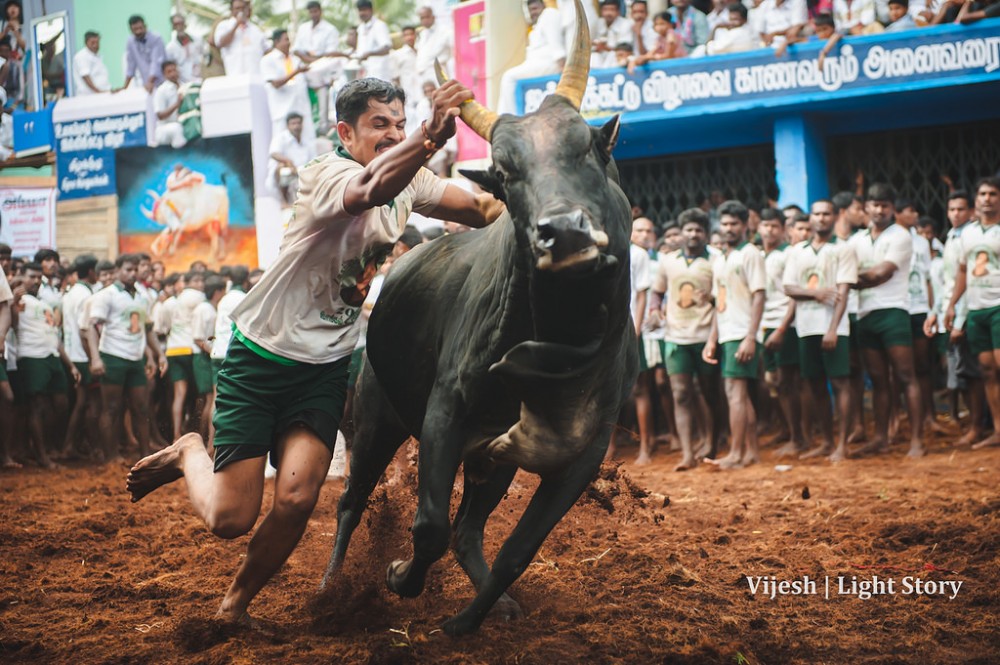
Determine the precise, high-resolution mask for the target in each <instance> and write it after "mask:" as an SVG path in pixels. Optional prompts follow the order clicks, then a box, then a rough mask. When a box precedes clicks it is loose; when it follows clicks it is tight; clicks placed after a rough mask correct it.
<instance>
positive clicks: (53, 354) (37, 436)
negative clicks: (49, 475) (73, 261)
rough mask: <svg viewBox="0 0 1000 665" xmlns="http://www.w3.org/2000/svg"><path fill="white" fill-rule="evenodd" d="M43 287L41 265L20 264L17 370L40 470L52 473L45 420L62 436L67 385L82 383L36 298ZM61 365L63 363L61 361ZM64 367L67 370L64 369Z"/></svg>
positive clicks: (53, 322)
mask: <svg viewBox="0 0 1000 665" xmlns="http://www.w3.org/2000/svg"><path fill="white" fill-rule="evenodd" d="M41 285H42V266H41V265H40V264H38V263H28V264H26V265H25V266H24V281H23V283H22V285H21V286H19V287H17V288H16V289H14V302H13V310H14V317H15V321H16V329H17V345H18V346H17V367H18V371H19V372H20V375H21V381H22V387H23V389H24V394H25V396H26V397H27V398H28V430H29V432H30V434H31V439H32V441H33V443H34V445H35V458H36V459H37V460H38V463H39V464H41V465H42V466H43V467H45V468H48V469H52V468H55V464H54V463H53V462H52V460H51V459H50V458H49V454H48V452H47V450H46V447H47V446H48V445H49V444H50V443H51V442H52V437H49V436H46V431H45V430H46V426H45V425H46V422H48V423H49V424H50V427H51V426H52V425H54V427H55V431H56V432H57V433H58V434H59V435H61V434H62V429H61V428H62V426H63V425H64V424H65V419H66V410H67V408H68V406H69V401H68V399H67V392H68V391H69V384H68V383H67V381H66V372H67V371H68V372H69V374H70V375H71V376H72V378H73V385H77V384H79V383H80V373H79V372H78V371H77V369H76V367H74V366H73V363H71V362H70V360H69V357H68V356H67V355H66V351H65V350H64V349H63V348H62V344H60V343H59V327H58V326H57V324H56V320H55V313H54V312H53V310H52V307H51V306H49V305H48V303H46V302H44V301H43V300H41V299H39V298H38V290H39V287H41ZM60 361H61V362H60ZM64 367H65V370H64V369H63V368H64Z"/></svg>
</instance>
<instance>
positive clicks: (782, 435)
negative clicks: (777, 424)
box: [771, 427, 792, 445]
mask: <svg viewBox="0 0 1000 665" xmlns="http://www.w3.org/2000/svg"><path fill="white" fill-rule="evenodd" d="M791 441H792V434H791V432H789V431H788V428H787V427H782V428H781V429H779V430H778V433H777V434H775V435H774V438H773V439H771V443H773V444H775V445H777V444H779V443H785V442H789V443H791Z"/></svg>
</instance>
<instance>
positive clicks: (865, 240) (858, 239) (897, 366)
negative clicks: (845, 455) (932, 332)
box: [849, 183, 925, 457]
mask: <svg viewBox="0 0 1000 665" xmlns="http://www.w3.org/2000/svg"><path fill="white" fill-rule="evenodd" d="M895 201H896V192H895V191H894V190H893V189H892V187H891V186H889V185H886V184H883V183H875V184H873V185H872V186H871V187H869V188H868V202H867V203H866V208H867V210H868V218H869V221H870V225H869V227H868V229H867V230H866V231H861V232H858V233H856V234H854V235H853V236H851V240H850V241H849V242H850V243H851V246H852V247H853V248H854V252H855V253H856V254H857V257H858V282H857V284H856V285H855V286H854V288H856V289H858V291H859V294H860V298H859V301H858V343H859V345H860V346H861V354H862V357H863V358H864V361H865V367H867V368H868V374H869V375H870V376H871V379H872V399H873V400H874V401H873V408H872V411H873V415H874V417H875V438H874V439H873V440H872V442H871V443H870V444H868V445H867V446H865V447H864V448H863V449H862V451H861V452H862V453H876V454H877V453H884V452H888V450H889V401H890V400H891V399H892V398H893V396H892V394H891V393H892V391H891V388H890V383H889V369H890V367H891V368H892V370H893V372H895V375H896V377H897V378H898V380H899V385H901V386H902V387H903V389H904V390H905V392H906V403H907V409H908V411H909V413H910V432H911V433H910V451H909V453H908V456H909V457H920V456H921V455H923V454H924V452H925V451H924V443H923V441H922V440H921V429H922V427H921V426H922V425H923V405H922V403H921V397H920V385H919V384H918V383H917V380H916V379H917V377H916V372H915V370H914V365H913V334H912V332H911V329H910V314H909V312H908V311H907V310H908V308H909V305H910V294H909V273H910V261H911V260H912V257H913V240H912V239H911V238H910V233H909V231H907V230H906V229H904V228H902V227H901V226H899V225H898V224H896V223H895V221H896V220H895V212H896V210H895Z"/></svg>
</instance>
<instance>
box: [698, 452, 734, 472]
mask: <svg viewBox="0 0 1000 665" xmlns="http://www.w3.org/2000/svg"><path fill="white" fill-rule="evenodd" d="M705 462H707V463H708V464H714V465H715V466H717V467H719V468H720V469H738V468H740V467H741V466H743V464H742V462H741V461H740V456H739V455H738V454H734V453H729V454H728V455H726V456H725V457H720V458H719V459H706V460H705Z"/></svg>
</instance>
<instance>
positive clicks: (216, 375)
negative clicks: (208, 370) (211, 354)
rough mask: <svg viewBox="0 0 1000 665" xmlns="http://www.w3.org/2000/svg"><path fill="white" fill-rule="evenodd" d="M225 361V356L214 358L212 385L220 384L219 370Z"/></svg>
mask: <svg viewBox="0 0 1000 665" xmlns="http://www.w3.org/2000/svg"><path fill="white" fill-rule="evenodd" d="M224 362H225V358H212V386H213V387H214V386H217V385H219V370H220V369H222V363H224Z"/></svg>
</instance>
